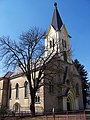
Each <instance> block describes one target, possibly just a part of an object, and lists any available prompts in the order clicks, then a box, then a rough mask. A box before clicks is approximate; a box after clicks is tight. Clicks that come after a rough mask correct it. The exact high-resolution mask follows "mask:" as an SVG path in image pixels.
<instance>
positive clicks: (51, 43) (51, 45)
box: [50, 40, 52, 48]
mask: <svg viewBox="0 0 90 120" xmlns="http://www.w3.org/2000/svg"><path fill="white" fill-rule="evenodd" d="M50 48H52V41H51V40H50Z"/></svg>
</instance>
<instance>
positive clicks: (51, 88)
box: [49, 81, 54, 93]
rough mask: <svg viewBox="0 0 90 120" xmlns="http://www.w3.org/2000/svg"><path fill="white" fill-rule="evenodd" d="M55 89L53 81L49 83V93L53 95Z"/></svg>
mask: <svg viewBox="0 0 90 120" xmlns="http://www.w3.org/2000/svg"><path fill="white" fill-rule="evenodd" d="M53 88H54V85H53V83H52V82H51V81H49V92H50V93H53Z"/></svg>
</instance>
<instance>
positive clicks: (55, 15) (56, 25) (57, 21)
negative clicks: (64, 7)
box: [51, 2, 63, 30]
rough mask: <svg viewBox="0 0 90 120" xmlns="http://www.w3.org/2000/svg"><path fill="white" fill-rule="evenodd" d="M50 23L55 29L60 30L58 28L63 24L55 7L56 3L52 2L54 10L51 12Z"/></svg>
mask: <svg viewBox="0 0 90 120" xmlns="http://www.w3.org/2000/svg"><path fill="white" fill-rule="evenodd" d="M51 25H52V26H53V28H54V29H55V30H60V28H61V27H62V25H63V22H62V19H61V17H60V14H59V12H58V9H57V3H56V2H55V3H54V12H53V17H52V22H51Z"/></svg>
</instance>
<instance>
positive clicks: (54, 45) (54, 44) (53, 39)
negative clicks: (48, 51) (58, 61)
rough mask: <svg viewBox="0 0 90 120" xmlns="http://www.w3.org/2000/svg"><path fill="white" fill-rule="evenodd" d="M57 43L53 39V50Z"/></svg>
mask: <svg viewBox="0 0 90 120" xmlns="http://www.w3.org/2000/svg"><path fill="white" fill-rule="evenodd" d="M54 46H55V43H54V39H53V49H54Z"/></svg>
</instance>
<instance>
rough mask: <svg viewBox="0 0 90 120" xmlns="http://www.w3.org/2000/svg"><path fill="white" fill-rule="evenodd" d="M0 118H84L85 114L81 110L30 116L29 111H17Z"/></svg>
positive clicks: (26, 119)
mask: <svg viewBox="0 0 90 120" xmlns="http://www.w3.org/2000/svg"><path fill="white" fill-rule="evenodd" d="M0 120H86V114H85V111H83V112H78V113H74V112H73V113H71V112H66V113H55V114H49V113H48V114H46V115H45V114H44V115H41V114H38V115H36V116H34V117H32V116H31V114H29V113H17V114H15V115H10V116H0Z"/></svg>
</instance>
